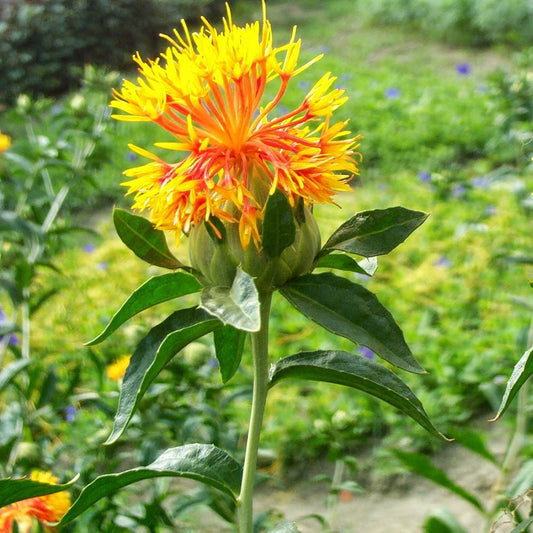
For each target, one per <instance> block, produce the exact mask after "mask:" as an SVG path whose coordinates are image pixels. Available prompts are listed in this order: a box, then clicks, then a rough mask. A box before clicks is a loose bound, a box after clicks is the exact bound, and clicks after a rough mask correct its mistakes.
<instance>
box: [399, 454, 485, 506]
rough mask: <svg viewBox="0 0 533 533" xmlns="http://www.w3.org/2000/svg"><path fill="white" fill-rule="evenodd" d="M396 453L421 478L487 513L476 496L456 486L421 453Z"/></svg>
mask: <svg viewBox="0 0 533 533" xmlns="http://www.w3.org/2000/svg"><path fill="white" fill-rule="evenodd" d="M394 453H395V454H396V456H397V457H398V459H400V461H401V462H402V463H403V464H405V465H406V466H407V467H409V469H410V470H412V471H413V472H415V473H417V474H418V475H419V476H422V477H425V478H426V479H429V480H430V481H433V483H436V484H437V485H440V486H441V487H444V488H445V489H447V490H449V491H450V492H453V493H454V494H457V496H460V497H461V498H463V500H466V501H467V502H469V503H470V504H472V505H473V506H474V507H476V508H477V509H479V510H480V511H481V512H482V513H485V509H484V507H483V505H482V503H481V502H480V501H479V500H478V499H477V498H476V496H474V494H472V493H471V492H469V491H467V490H466V489H464V488H463V487H460V486H459V485H456V484H455V483H454V482H453V481H452V480H451V479H450V478H449V477H448V476H447V475H446V473H445V472H444V471H443V470H441V469H440V468H437V467H436V466H435V465H434V464H433V463H432V462H431V461H430V460H429V459H428V458H427V457H426V456H425V455H422V454H420V453H408V452H402V451H400V450H395V451H394Z"/></svg>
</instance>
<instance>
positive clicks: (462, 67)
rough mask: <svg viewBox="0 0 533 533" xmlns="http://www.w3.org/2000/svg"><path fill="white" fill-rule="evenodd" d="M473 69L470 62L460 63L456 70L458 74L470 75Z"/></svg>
mask: <svg viewBox="0 0 533 533" xmlns="http://www.w3.org/2000/svg"><path fill="white" fill-rule="evenodd" d="M471 70H472V69H471V67H470V65H469V64H468V63H459V64H458V65H457V66H456V67H455V71H456V72H457V74H459V76H468V74H470V71H471Z"/></svg>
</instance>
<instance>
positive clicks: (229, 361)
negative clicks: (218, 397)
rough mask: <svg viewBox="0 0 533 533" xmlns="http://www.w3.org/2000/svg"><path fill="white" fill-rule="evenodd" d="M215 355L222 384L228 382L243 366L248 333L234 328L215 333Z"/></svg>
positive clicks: (225, 328)
mask: <svg viewBox="0 0 533 533" xmlns="http://www.w3.org/2000/svg"><path fill="white" fill-rule="evenodd" d="M213 336H214V340H215V354H216V356H217V360H218V365H219V367H220V375H221V376H222V382H223V383H226V382H228V381H229V380H230V379H231V378H232V377H233V376H234V374H235V372H237V370H238V368H239V365H240V364H241V358H242V352H243V350H244V341H245V340H246V332H244V331H242V330H240V329H236V328H234V327H233V326H224V327H222V328H218V329H215V331H214V332H213Z"/></svg>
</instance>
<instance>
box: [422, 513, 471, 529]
mask: <svg viewBox="0 0 533 533" xmlns="http://www.w3.org/2000/svg"><path fill="white" fill-rule="evenodd" d="M424 533H467V531H466V530H465V529H463V527H462V526H461V524H459V522H458V521H457V519H456V518H455V516H454V515H453V514H451V513H450V511H448V510H447V509H436V510H435V511H432V512H431V515H430V516H429V517H428V518H427V519H426V521H425V522H424Z"/></svg>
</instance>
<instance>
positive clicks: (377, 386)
mask: <svg viewBox="0 0 533 533" xmlns="http://www.w3.org/2000/svg"><path fill="white" fill-rule="evenodd" d="M287 378H297V379H311V380H313V381H326V382H329V383H335V384H337V385H344V386H346V387H351V388H353V389H357V390H360V391H363V392H366V393H367V394H370V395H371V396H375V397H376V398H379V399H381V400H383V401H385V402H387V403H389V404H390V405H393V406H394V407H396V408H397V409H399V410H400V411H402V412H403V413H405V414H406V415H407V416H410V417H411V418H412V419H413V420H415V421H416V422H418V423H419V424H420V425H421V426H422V427H423V428H425V429H427V430H428V431H429V432H430V433H432V434H434V435H437V436H439V437H443V435H442V434H441V433H440V432H439V431H438V430H437V429H436V428H435V427H434V426H433V424H432V423H431V421H430V420H429V417H428V415H427V414H426V412H425V411H424V408H423V406H422V404H421V403H420V401H419V400H418V398H417V397H416V396H415V395H414V393H413V392H412V391H411V389H410V388H409V387H408V386H407V385H406V384H405V383H404V382H403V381H402V380H401V379H400V378H399V377H398V376H397V375H396V374H394V373H393V372H391V371H390V370H389V369H388V368H385V367H384V366H382V365H380V364H378V363H376V362H375V361H371V360H369V359H366V358H365V357H361V356H358V355H355V354H351V353H348V352H343V351H336V350H318V351H315V352H302V353H298V354H296V355H291V356H289V357H285V358H283V359H280V360H279V361H277V362H276V363H275V364H274V365H273V366H272V369H271V372H270V386H273V385H275V384H276V383H277V382H278V381H280V380H281V379H287Z"/></svg>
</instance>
